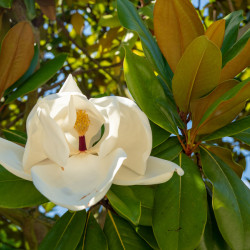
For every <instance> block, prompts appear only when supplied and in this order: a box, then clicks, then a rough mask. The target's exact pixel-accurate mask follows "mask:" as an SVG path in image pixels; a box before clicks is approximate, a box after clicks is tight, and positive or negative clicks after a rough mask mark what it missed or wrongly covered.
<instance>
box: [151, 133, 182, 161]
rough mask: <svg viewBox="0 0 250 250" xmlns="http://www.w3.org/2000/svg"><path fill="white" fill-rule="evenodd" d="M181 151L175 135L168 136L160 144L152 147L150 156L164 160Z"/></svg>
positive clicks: (170, 159) (175, 155)
mask: <svg viewBox="0 0 250 250" xmlns="http://www.w3.org/2000/svg"><path fill="white" fill-rule="evenodd" d="M181 151H182V147H181V145H180V143H179V141H178V139H177V137H176V136H174V137H170V138H169V139H168V140H167V141H165V142H164V143H162V144H161V145H160V146H158V147H156V148H154V149H153V150H152V152H151V155H152V156H155V157H158V158H162V159H165V160H169V161H172V160H174V159H175V158H176V157H177V156H178V155H179V153H180V152H181Z"/></svg>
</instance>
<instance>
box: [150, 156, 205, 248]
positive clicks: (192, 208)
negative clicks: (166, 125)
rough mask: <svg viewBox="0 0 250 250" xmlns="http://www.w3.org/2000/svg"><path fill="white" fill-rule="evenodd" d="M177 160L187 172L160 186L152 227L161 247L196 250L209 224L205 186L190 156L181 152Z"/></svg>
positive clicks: (157, 190) (156, 194) (175, 175)
mask: <svg viewBox="0 0 250 250" xmlns="http://www.w3.org/2000/svg"><path fill="white" fill-rule="evenodd" d="M176 162H177V163H178V165H179V166H181V167H182V168H183V170H184V172H185V174H184V175H183V176H182V177H180V176H178V175H177V174H174V176H173V177H172V178H171V179H170V180H169V181H168V182H166V183H164V184H160V185H159V186H158V187H157V189H156V193H155V205H154V212H153V230H154V233H155V237H156V240H157V242H158V244H159V247H160V249H163V250H167V249H195V248H196V247H197V245H198V244H199V242H200V240H201V237H202V235H203V231H204V228H205V224H206V217H207V198H206V188H205V185H204V182H203V180H202V178H201V175H200V171H199V169H198V167H197V166H196V165H195V164H194V162H193V161H192V160H191V159H190V158H188V157H187V156H186V155H185V154H181V155H180V157H179V159H178V161H176Z"/></svg>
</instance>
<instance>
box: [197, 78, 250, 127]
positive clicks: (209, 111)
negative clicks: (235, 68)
mask: <svg viewBox="0 0 250 250" xmlns="http://www.w3.org/2000/svg"><path fill="white" fill-rule="evenodd" d="M249 82H250V78H247V79H246V80H245V81H243V82H240V83H239V84H237V85H236V86H235V87H233V88H231V89H230V90H229V91H227V92H226V93H225V94H223V95H222V96H221V97H220V98H218V99H217V100H216V101H215V102H214V103H213V104H212V105H211V106H210V107H209V108H208V109H207V111H206V112H205V114H204V115H203V117H202V118H201V120H200V123H199V126H200V125H201V124H202V123H203V122H204V121H205V120H206V119H207V118H208V117H209V116H210V115H211V114H212V113H213V112H214V111H215V110H216V108H217V107H218V106H219V105H220V104H221V103H222V102H224V101H227V100H229V99H231V98H233V97H234V96H235V95H236V94H237V93H238V92H239V91H240V90H241V89H242V88H244V87H245V86H246V85H247V84H249Z"/></svg>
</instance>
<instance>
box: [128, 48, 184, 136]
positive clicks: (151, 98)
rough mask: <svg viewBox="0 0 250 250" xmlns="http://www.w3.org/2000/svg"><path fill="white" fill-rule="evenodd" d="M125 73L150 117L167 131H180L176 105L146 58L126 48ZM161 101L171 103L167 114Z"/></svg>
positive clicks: (135, 94)
mask: <svg viewBox="0 0 250 250" xmlns="http://www.w3.org/2000/svg"><path fill="white" fill-rule="evenodd" d="M124 73H125V78H126V82H127V85H128V88H129V90H130V92H131V94H132V96H133V97H134V98H135V100H136V102H137V104H138V105H139V106H140V108H141V109H142V110H143V111H144V112H145V113H146V115H147V116H148V118H149V119H150V120H152V121H153V122H154V123H155V124H157V125H158V126H160V127H161V128H163V129H165V130H166V131H168V132H171V133H174V134H176V133H178V131H177V124H176V120H175V117H176V118H178V117H179V115H178V113H177V110H176V107H171V104H170V101H169V99H168V98H167V96H166V95H165V93H164V89H163V87H162V85H161V83H160V82H159V80H158V79H157V77H156V76H155V74H154V72H153V71H152V69H151V65H150V64H149V62H148V61H147V60H146V58H143V57H140V56H137V55H135V54H133V53H132V52H131V51H130V50H129V49H126V58H125V61H124ZM161 103H162V104H163V105H164V104H166V105H167V104H168V103H169V105H167V107H168V109H167V112H168V113H167V114H165V113H163V111H162V110H161V109H160V106H161V105H160V104H161ZM166 115H168V117H166ZM177 121H178V120H177Z"/></svg>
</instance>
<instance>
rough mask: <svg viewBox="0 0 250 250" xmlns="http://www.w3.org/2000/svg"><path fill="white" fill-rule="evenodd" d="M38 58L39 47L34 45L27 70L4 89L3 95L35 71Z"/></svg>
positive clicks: (19, 84)
mask: <svg viewBox="0 0 250 250" xmlns="http://www.w3.org/2000/svg"><path fill="white" fill-rule="evenodd" d="M38 60H39V47H38V46H37V45H35V47H34V56H33V58H32V60H31V63H30V66H29V68H28V70H27V71H26V72H25V73H24V75H23V76H22V77H21V78H19V79H18V80H17V81H16V82H15V83H14V84H13V85H11V86H10V87H9V88H8V89H6V90H5V92H4V96H7V95H8V94H10V93H11V92H12V91H13V90H14V89H16V88H18V87H19V86H21V85H22V84H23V83H24V82H25V81H26V80H27V79H28V78H29V77H30V76H31V75H32V74H33V73H34V71H35V69H36V66H37V63H38Z"/></svg>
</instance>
